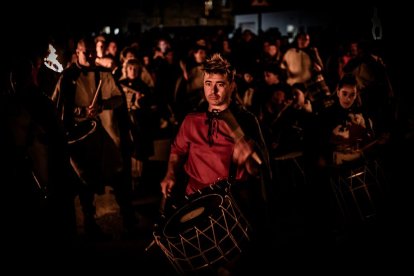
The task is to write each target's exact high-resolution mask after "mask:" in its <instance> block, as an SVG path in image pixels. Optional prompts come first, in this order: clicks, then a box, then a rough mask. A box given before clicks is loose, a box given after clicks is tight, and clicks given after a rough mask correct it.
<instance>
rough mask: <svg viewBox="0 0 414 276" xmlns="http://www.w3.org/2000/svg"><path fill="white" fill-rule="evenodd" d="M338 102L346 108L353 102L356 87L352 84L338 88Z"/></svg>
mask: <svg viewBox="0 0 414 276" xmlns="http://www.w3.org/2000/svg"><path fill="white" fill-rule="evenodd" d="M338 97H339V104H340V105H341V106H342V107H343V108H345V109H348V108H350V107H351V106H352V104H353V103H354V102H355V99H356V97H357V89H356V86H354V85H344V86H343V87H341V89H339V90H338Z"/></svg>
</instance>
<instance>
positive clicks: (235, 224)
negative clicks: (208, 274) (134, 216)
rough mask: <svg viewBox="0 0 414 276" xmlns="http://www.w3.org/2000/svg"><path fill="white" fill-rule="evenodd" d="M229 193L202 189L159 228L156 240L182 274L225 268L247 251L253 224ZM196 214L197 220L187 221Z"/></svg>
mask: <svg viewBox="0 0 414 276" xmlns="http://www.w3.org/2000/svg"><path fill="white" fill-rule="evenodd" d="M228 191H229V190H228V189H224V190H222V189H221V188H218V187H215V189H214V188H211V186H210V187H209V188H207V189H204V190H201V191H199V192H197V193H195V194H194V195H193V196H192V197H191V198H189V199H188V202H187V203H186V204H184V205H183V206H182V207H181V208H178V209H177V211H176V212H175V213H174V214H173V215H171V216H170V217H168V218H166V219H165V220H164V221H162V222H161V223H160V224H158V225H157V226H156V228H155V231H154V237H155V240H156V242H157V244H158V246H159V247H160V248H161V249H162V251H163V252H164V254H165V255H166V256H167V258H168V259H169V261H170V262H171V263H172V264H173V266H174V267H175V268H176V270H177V271H178V272H181V273H186V272H189V271H198V270H201V269H205V268H211V267H217V266H219V265H223V264H225V263H228V262H230V261H232V260H233V259H234V258H235V257H236V256H238V255H239V254H240V253H241V252H242V251H243V250H244V249H245V248H246V246H247V244H248V242H249V240H250V233H251V229H250V225H249V223H248V222H247V220H246V219H245V217H244V216H243V214H242V213H241V212H240V209H239V208H238V206H237V205H236V203H235V201H234V199H233V198H232V196H231V195H230V194H229V193H228ZM200 210H201V211H200ZM192 212H195V213H196V216H195V218H192V219H189V220H187V221H186V220H184V222H183V221H182V220H183V218H186V217H187V216H188V215H191V214H192ZM200 212H202V213H201V214H200ZM197 215H198V216H197Z"/></svg>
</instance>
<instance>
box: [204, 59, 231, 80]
mask: <svg viewBox="0 0 414 276" xmlns="http://www.w3.org/2000/svg"><path fill="white" fill-rule="evenodd" d="M203 70H204V73H207V74H222V75H226V76H227V79H228V80H229V82H232V81H233V80H234V76H235V74H236V70H235V69H234V68H233V66H232V65H231V64H230V62H228V61H227V60H226V59H225V58H223V57H222V56H221V55H220V54H219V53H215V54H213V55H212V56H211V57H210V58H209V59H207V60H206V62H205V63H204V69H203Z"/></svg>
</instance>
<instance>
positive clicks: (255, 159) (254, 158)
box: [252, 152, 263, 165]
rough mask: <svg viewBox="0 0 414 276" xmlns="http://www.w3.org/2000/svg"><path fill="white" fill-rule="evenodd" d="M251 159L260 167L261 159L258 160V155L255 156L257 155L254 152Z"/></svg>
mask: <svg viewBox="0 0 414 276" xmlns="http://www.w3.org/2000/svg"><path fill="white" fill-rule="evenodd" d="M252 158H253V160H254V161H256V163H257V164H259V165H261V164H262V163H263V162H262V159H260V157H259V155H257V153H256V152H253V153H252Z"/></svg>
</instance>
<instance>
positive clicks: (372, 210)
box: [330, 159, 383, 222]
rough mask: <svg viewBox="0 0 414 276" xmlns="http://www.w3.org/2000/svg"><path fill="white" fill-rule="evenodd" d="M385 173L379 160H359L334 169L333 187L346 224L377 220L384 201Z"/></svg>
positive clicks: (332, 176)
mask: <svg viewBox="0 0 414 276" xmlns="http://www.w3.org/2000/svg"><path fill="white" fill-rule="evenodd" d="M381 175H382V170H381V168H380V167H379V164H378V162H376V161H375V160H374V161H372V162H369V161H368V160H364V159H359V160H355V161H352V162H348V163H346V164H341V165H340V166H337V167H335V168H334V170H333V173H332V175H331V179H330V181H331V186H332V189H333V191H334V195H335V197H336V201H337V206H338V209H339V211H340V213H341V215H342V217H343V218H344V219H345V220H346V221H352V222H357V221H367V220H369V219H371V218H374V217H375V216H376V213H377V207H378V205H379V204H380V201H381V198H382V188H381V186H382V184H381V182H383V180H382V179H383V178H382V177H381Z"/></svg>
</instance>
